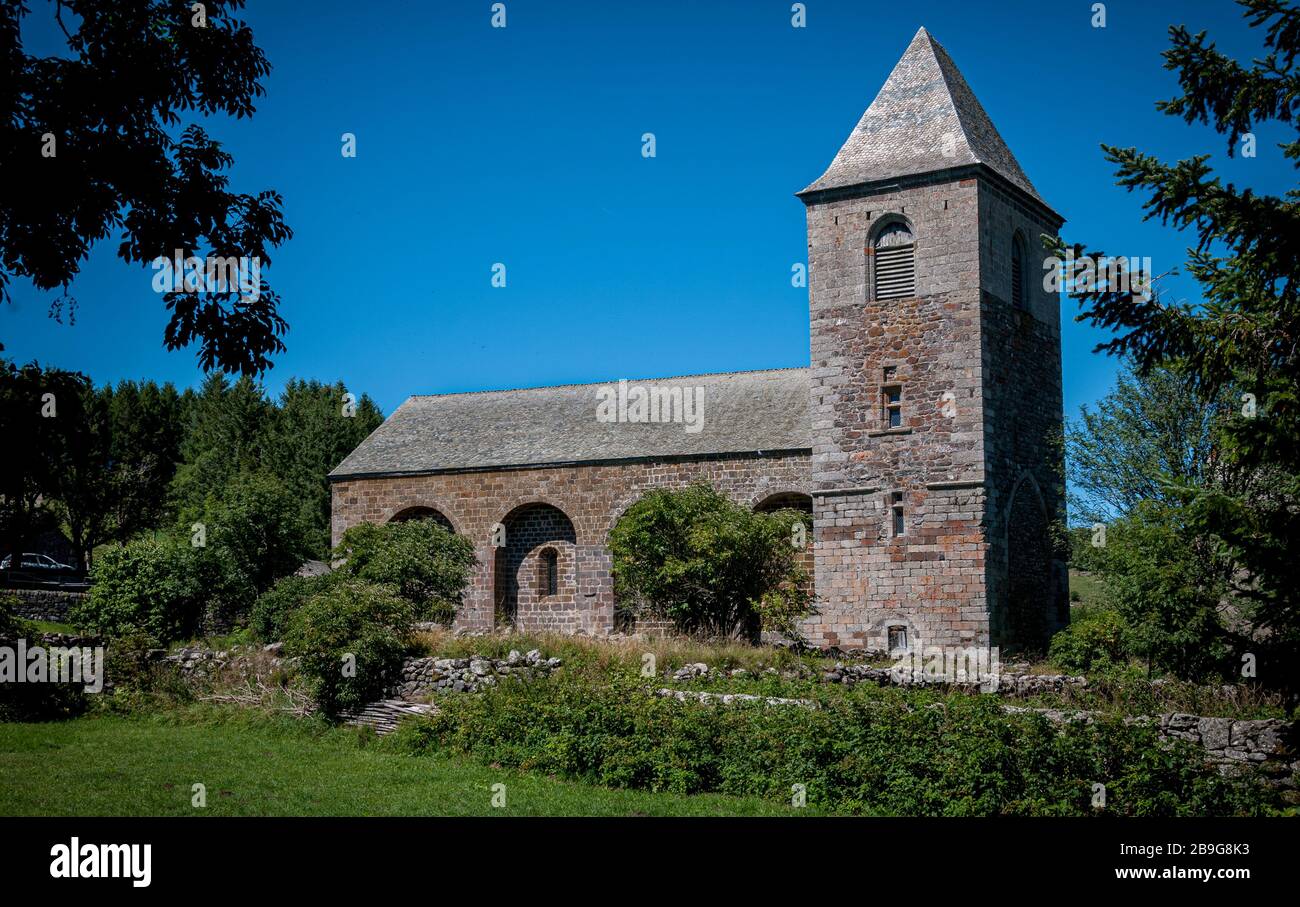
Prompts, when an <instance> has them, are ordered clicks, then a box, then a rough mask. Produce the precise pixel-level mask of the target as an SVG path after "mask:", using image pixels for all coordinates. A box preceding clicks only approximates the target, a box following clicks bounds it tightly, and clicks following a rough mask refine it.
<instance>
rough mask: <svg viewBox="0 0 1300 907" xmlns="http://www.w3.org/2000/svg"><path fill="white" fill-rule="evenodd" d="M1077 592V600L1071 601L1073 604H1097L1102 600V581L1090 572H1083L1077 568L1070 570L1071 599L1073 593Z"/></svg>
mask: <svg viewBox="0 0 1300 907" xmlns="http://www.w3.org/2000/svg"><path fill="white" fill-rule="evenodd" d="M1076 592H1077V593H1079V601H1077V602H1074V601H1072V602H1071V604H1074V605H1098V604H1101V601H1102V583H1101V580H1100V579H1099V578H1098V577H1096V576H1093V575H1092V574H1091V573H1083V572H1081V571H1078V570H1071V571H1070V597H1071V599H1073V597H1074V593H1076Z"/></svg>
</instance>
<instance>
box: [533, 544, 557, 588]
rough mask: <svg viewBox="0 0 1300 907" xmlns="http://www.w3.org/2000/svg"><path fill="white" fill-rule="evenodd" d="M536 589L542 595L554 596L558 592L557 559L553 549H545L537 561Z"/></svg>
mask: <svg viewBox="0 0 1300 907" xmlns="http://www.w3.org/2000/svg"><path fill="white" fill-rule="evenodd" d="M537 572H538V576H537V589H538V592H539V593H540V594H542V595H555V594H556V593H557V592H558V591H559V586H560V578H559V557H558V556H557V554H556V552H555V549H554V548H547V549H545V550H544V551H542V555H541V557H540V558H538V561H537Z"/></svg>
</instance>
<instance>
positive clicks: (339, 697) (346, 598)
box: [284, 580, 413, 716]
mask: <svg viewBox="0 0 1300 907" xmlns="http://www.w3.org/2000/svg"><path fill="white" fill-rule="evenodd" d="M412 621H413V612H412V607H411V603H410V602H408V601H407V600H406V599H405V598H403V597H402V596H400V595H398V594H397V592H396V590H395V589H393V588H392V587H391V586H376V585H372V584H369V583H364V582H359V581H355V580H353V581H347V580H341V581H339V582H335V583H331V584H330V586H329V588H328V589H327V590H325V591H324V592H321V593H320V594H318V595H314V596H312V597H311V598H309V599H307V601H305V602H303V603H302V605H301V606H300V607H299V608H298V609H297V610H296V611H294V612H293V613H292V614H291V615H290V617H289V623H288V628H287V631H286V633H285V635H284V648H285V653H286V654H288V655H291V656H296V657H297V658H299V659H300V663H299V665H300V670H301V671H302V673H303V675H304V676H305V677H306V678H307V680H308V682H309V683H310V684H311V688H312V695H313V696H314V698H315V699H316V702H317V704H318V705H319V706H320V707H321V709H322V711H324V712H325V714H326V715H329V716H336V715H338V714H339V713H340V712H344V711H350V710H353V709H357V708H360V707H361V706H363V705H365V704H366V703H368V702H372V701H374V700H375V699H378V698H380V697H381V696H382V695H383V694H384V692H385V690H386V689H387V688H388V687H389V685H390V684H391V683H392V682H393V681H395V680H396V679H397V677H398V674H399V671H400V669H401V665H402V657H403V655H404V654H405V653H406V651H407V649H408V648H409V646H410V634H411V624H412Z"/></svg>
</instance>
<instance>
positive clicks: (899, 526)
mask: <svg viewBox="0 0 1300 907" xmlns="http://www.w3.org/2000/svg"><path fill="white" fill-rule="evenodd" d="M889 509H890V516H891V517H892V519H893V522H894V535H895V536H900V535H906V534H907V521H906V520H905V519H904V516H905V515H904V512H903V493H902V492H901V491H895V492H894V493H893V494H891V495H890V496H889Z"/></svg>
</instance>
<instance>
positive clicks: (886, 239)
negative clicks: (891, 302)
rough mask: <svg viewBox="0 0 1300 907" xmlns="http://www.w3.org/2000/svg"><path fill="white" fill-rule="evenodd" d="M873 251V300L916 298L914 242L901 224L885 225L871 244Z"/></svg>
mask: <svg viewBox="0 0 1300 907" xmlns="http://www.w3.org/2000/svg"><path fill="white" fill-rule="evenodd" d="M872 246H873V249H874V251H875V258H876V263H875V285H876V299H907V298H909V297H911V296H915V295H916V255H915V251H916V242H915V240H914V238H913V237H912V229H911V228H910V227H909V226H908V225H907V224H905V223H903V222H902V221H893V222H891V223H889V224H886V225H885V227H884V228H882V229H881V231H880V232H879V233H877V234H876V240H875V242H874V243H873V244H872Z"/></svg>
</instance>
